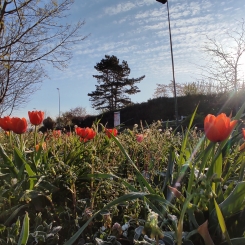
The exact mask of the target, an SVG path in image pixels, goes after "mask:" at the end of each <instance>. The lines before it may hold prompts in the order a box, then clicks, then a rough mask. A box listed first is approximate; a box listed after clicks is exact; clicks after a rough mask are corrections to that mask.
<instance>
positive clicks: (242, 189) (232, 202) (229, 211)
mask: <svg viewBox="0 0 245 245" xmlns="http://www.w3.org/2000/svg"><path fill="white" fill-rule="evenodd" d="M244 200H245V181H243V182H240V183H238V184H237V185H236V187H235V188H234V190H233V191H232V192H231V193H230V195H229V196H228V197H227V198H226V199H225V200H224V201H223V202H222V203H220V205H219V206H220V208H221V210H222V213H223V215H224V217H225V218H227V217H230V216H232V215H234V214H236V213H237V212H239V211H241V210H243V209H244V208H245V203H244Z"/></svg>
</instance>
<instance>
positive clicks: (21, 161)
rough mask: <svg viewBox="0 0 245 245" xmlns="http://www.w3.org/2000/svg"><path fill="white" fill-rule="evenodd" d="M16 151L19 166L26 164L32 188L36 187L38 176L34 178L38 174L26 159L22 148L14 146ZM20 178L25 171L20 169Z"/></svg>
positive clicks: (16, 160)
mask: <svg viewBox="0 0 245 245" xmlns="http://www.w3.org/2000/svg"><path fill="white" fill-rule="evenodd" d="M14 153H15V162H16V163H18V166H24V167H25V169H26V172H27V174H28V176H29V178H30V190H32V189H33V187H34V182H35V180H36V178H33V177H34V176H36V173H35V172H34V171H33V170H32V169H31V167H30V165H29V164H28V163H27V162H26V160H25V159H24V156H23V154H22V152H21V151H20V149H18V148H17V147H16V146H15V147H14ZM18 174H19V178H21V176H22V175H23V171H19V173H18Z"/></svg>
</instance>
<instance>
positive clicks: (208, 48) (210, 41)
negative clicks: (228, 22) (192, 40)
mask: <svg viewBox="0 0 245 245" xmlns="http://www.w3.org/2000/svg"><path fill="white" fill-rule="evenodd" d="M244 25H245V23H244V20H242V21H241V22H239V25H238V26H237V28H236V29H235V30H233V31H227V32H226V33H225V39H224V40H223V42H222V41H217V40H216V39H215V38H210V37H207V42H206V44H205V46H204V52H205V53H206V54H208V57H209V59H208V62H207V64H206V65H205V66H204V67H203V66H202V67H201V69H202V71H203V74H202V76H203V78H204V79H205V80H208V81H213V82H215V83H216V84H217V85H219V88H220V89H221V90H222V91H223V92H224V91H231V90H234V91H235V92H237V91H238V90H239V89H241V88H242V87H243V79H242V72H241V69H240V67H241V65H242V64H241V62H242V57H243V56H244V52H245V26H244ZM243 76H244V74H243ZM220 85H221V86H220Z"/></svg>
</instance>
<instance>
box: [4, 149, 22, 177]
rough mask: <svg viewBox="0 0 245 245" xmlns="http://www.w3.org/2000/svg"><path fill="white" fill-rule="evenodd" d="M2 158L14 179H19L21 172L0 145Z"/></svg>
mask: <svg viewBox="0 0 245 245" xmlns="http://www.w3.org/2000/svg"><path fill="white" fill-rule="evenodd" d="M0 156H1V157H2V159H3V161H4V163H5V165H6V166H7V167H8V168H9V170H10V172H11V173H12V175H13V177H15V178H18V173H19V171H18V169H17V168H16V166H15V165H14V163H13V162H12V160H11V159H10V158H9V157H8V155H7V154H6V152H5V151H4V149H3V147H2V145H1V144H0Z"/></svg>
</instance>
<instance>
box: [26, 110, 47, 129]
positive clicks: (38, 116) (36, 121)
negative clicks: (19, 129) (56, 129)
mask: <svg viewBox="0 0 245 245" xmlns="http://www.w3.org/2000/svg"><path fill="white" fill-rule="evenodd" d="M28 116H29V119H30V122H31V124H33V125H35V126H37V125H40V124H41V123H42V122H43V119H44V112H43V111H28Z"/></svg>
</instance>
